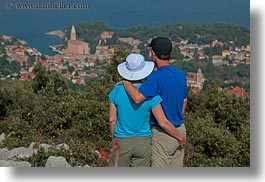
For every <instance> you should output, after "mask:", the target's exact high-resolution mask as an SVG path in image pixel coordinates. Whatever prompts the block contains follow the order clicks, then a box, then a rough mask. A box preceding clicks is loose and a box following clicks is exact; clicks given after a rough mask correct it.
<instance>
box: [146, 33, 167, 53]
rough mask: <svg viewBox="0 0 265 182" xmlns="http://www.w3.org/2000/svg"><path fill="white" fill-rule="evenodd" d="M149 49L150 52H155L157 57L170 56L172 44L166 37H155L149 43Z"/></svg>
mask: <svg viewBox="0 0 265 182" xmlns="http://www.w3.org/2000/svg"><path fill="white" fill-rule="evenodd" d="M149 47H151V48H152V50H153V51H154V52H155V54H156V55H157V56H161V55H164V56H166V55H170V53H171V50H172V43H171V41H170V40H169V39H168V38H166V37H157V38H154V39H153V40H152V41H151V43H150V44H149Z"/></svg>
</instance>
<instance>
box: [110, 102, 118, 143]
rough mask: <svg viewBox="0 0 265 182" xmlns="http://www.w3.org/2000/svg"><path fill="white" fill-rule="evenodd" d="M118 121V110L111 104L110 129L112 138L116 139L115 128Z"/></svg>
mask: <svg viewBox="0 0 265 182" xmlns="http://www.w3.org/2000/svg"><path fill="white" fill-rule="evenodd" d="M116 121H117V108H116V106H115V105H114V104H113V103H110V104H109V129H110V135H111V138H113V137H114V128H115V125H116Z"/></svg>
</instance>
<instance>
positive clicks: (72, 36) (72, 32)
mask: <svg viewBox="0 0 265 182" xmlns="http://www.w3.org/2000/svg"><path fill="white" fill-rule="evenodd" d="M70 40H76V32H75V26H74V25H72V30H71V37H70Z"/></svg>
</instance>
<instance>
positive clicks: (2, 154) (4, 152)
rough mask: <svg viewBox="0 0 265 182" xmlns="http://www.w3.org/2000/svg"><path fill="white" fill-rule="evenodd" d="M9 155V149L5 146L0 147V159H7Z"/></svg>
mask: <svg viewBox="0 0 265 182" xmlns="http://www.w3.org/2000/svg"><path fill="white" fill-rule="evenodd" d="M8 155H9V150H8V149H6V148H3V149H0V160H7V159H8Z"/></svg>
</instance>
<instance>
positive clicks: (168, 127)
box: [152, 104, 186, 146]
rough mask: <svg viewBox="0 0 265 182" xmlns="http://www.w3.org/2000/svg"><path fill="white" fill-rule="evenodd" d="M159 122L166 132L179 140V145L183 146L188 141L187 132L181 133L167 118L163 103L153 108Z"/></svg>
mask: <svg viewBox="0 0 265 182" xmlns="http://www.w3.org/2000/svg"><path fill="white" fill-rule="evenodd" d="M152 112H153V115H154V116H155V118H156V120H157V122H158V124H159V125H160V127H161V128H163V130H165V132H167V133H168V134H169V135H171V136H172V137H174V138H175V139H177V140H178V141H179V145H180V146H183V145H184V144H185V142H186V134H181V133H180V132H179V131H178V130H177V129H176V128H175V126H174V125H173V124H172V123H171V122H170V121H169V120H168V119H167V118H166V116H165V113H164V111H163V109H162V106H161V104H159V105H158V106H156V107H155V108H153V109H152Z"/></svg>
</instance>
